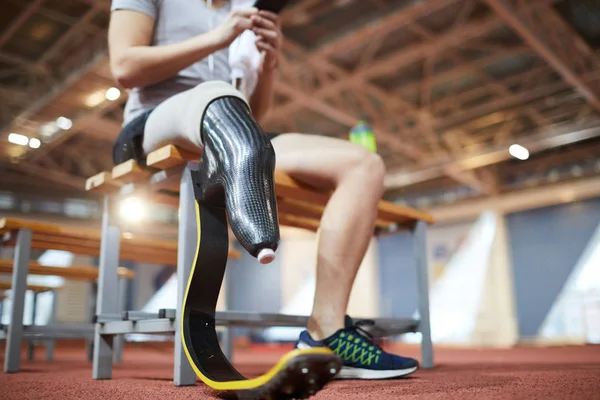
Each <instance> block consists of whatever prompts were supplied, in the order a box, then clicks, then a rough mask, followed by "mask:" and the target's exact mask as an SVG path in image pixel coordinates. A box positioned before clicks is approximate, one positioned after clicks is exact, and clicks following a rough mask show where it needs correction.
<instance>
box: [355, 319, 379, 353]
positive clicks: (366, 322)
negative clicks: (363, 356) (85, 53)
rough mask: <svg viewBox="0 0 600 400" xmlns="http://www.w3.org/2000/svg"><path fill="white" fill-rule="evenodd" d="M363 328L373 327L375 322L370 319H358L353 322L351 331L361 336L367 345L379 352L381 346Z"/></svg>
mask: <svg viewBox="0 0 600 400" xmlns="http://www.w3.org/2000/svg"><path fill="white" fill-rule="evenodd" d="M363 326H375V321H374V320H372V319H359V320H357V321H354V324H353V326H352V330H353V331H355V332H356V333H357V334H358V335H360V336H362V337H363V339H364V340H365V342H367V343H368V344H369V346H374V347H375V349H376V350H381V346H380V344H379V343H378V341H377V340H376V339H375V337H374V336H373V335H372V334H371V333H370V332H369V331H367V330H366V329H364V328H363Z"/></svg>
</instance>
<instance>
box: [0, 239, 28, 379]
mask: <svg viewBox="0 0 600 400" xmlns="http://www.w3.org/2000/svg"><path fill="white" fill-rule="evenodd" d="M31 236H32V233H31V230H29V229H21V230H19V232H18V233H17V244H16V246H15V255H14V258H13V260H14V261H13V262H14V264H13V265H14V269H13V276H12V284H11V287H12V302H11V306H10V325H9V327H8V334H7V337H6V356H5V357H6V358H5V359H4V372H5V373H14V372H19V368H20V366H21V344H22V340H23V311H24V309H25V293H26V292H27V273H28V272H29V257H30V255H31Z"/></svg>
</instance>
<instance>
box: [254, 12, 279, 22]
mask: <svg viewBox="0 0 600 400" xmlns="http://www.w3.org/2000/svg"><path fill="white" fill-rule="evenodd" d="M258 15H260V16H261V17H265V18H267V19H269V20H271V21H273V22H274V23H276V24H277V23H279V15H278V14H275V13H273V12H271V11H266V10H259V11H258Z"/></svg>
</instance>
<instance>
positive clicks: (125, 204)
mask: <svg viewBox="0 0 600 400" xmlns="http://www.w3.org/2000/svg"><path fill="white" fill-rule="evenodd" d="M119 215H120V216H121V218H123V219H124V220H127V221H132V222H137V221H141V220H142V219H144V217H145V216H146V207H145V205H144V203H143V202H142V201H141V200H140V199H138V198H137V197H129V198H127V199H125V200H123V201H122V202H121V205H120V207H119Z"/></svg>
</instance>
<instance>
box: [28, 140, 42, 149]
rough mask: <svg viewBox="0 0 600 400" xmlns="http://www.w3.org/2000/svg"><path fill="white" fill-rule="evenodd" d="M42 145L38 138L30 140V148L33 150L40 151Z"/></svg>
mask: <svg viewBox="0 0 600 400" xmlns="http://www.w3.org/2000/svg"><path fill="white" fill-rule="evenodd" d="M41 144H42V142H40V139H38V138H31V139H29V147H31V148H32V149H39V147H40V145H41Z"/></svg>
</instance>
